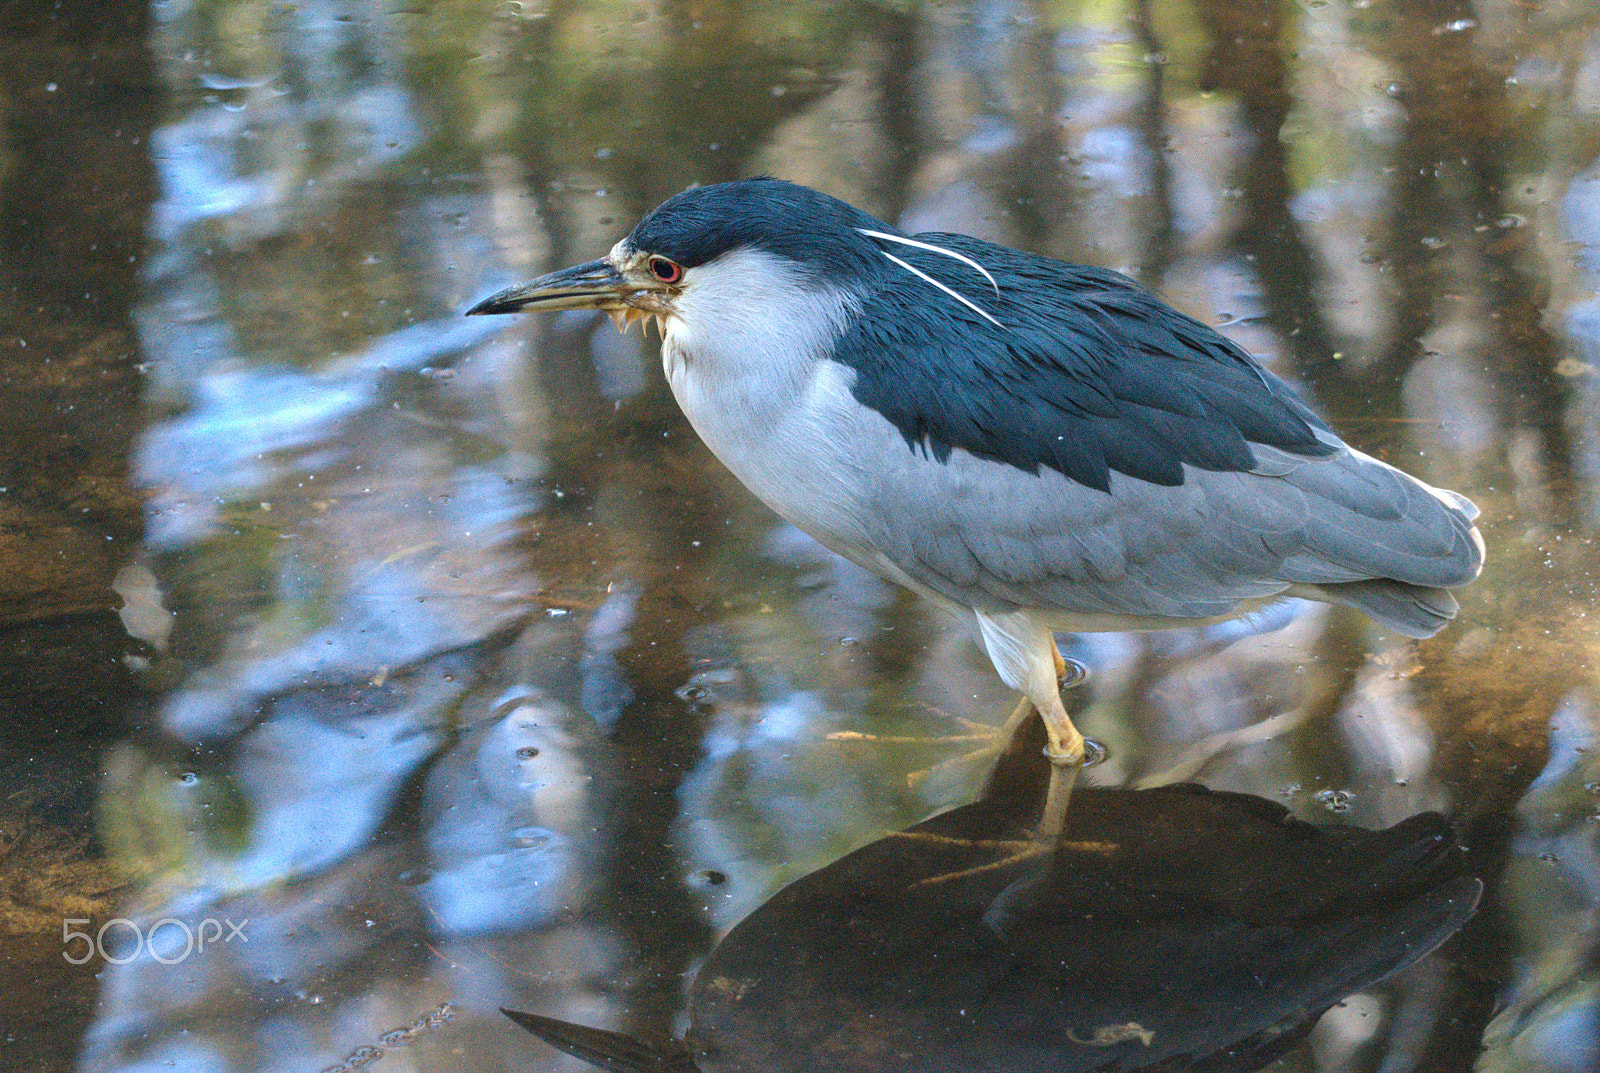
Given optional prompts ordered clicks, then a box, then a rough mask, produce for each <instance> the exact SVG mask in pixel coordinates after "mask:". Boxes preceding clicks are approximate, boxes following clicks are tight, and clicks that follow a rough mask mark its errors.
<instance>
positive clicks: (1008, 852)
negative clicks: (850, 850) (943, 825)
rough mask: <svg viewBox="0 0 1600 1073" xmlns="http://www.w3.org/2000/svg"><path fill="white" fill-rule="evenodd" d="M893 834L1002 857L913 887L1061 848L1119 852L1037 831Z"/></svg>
mask: <svg viewBox="0 0 1600 1073" xmlns="http://www.w3.org/2000/svg"><path fill="white" fill-rule="evenodd" d="M894 837H896V838H904V839H908V840H910V841H916V842H929V843H936V844H939V845H945V846H958V847H960V848H962V849H973V850H991V851H993V852H995V853H997V854H1001V855H1002V856H998V857H996V858H995V859H994V860H992V861H985V862H984V863H983V864H975V865H973V866H972V867H971V868H962V869H959V870H957V871H954V872H941V873H940V874H939V875H936V876H928V877H926V878H924V879H919V880H917V881H916V882H915V883H913V884H911V886H910V888H909V889H911V890H921V889H923V888H925V887H937V886H940V885H942V884H945V883H954V882H956V881H958V880H962V879H970V878H972V877H973V876H980V875H983V874H985V873H987V872H997V871H1000V870H1001V869H1003V868H1015V867H1017V866H1019V865H1023V864H1026V863H1028V862H1029V861H1033V860H1037V859H1039V858H1041V857H1046V856H1049V855H1051V854H1053V853H1055V852H1056V851H1057V850H1059V849H1067V850H1070V851H1072V852H1074V853H1096V854H1102V855H1109V854H1111V853H1114V852H1116V849H1117V847H1116V845H1115V844H1113V843H1110V842H1083V841H1063V840H1061V839H1060V838H1054V839H1050V840H1049V841H1045V840H1043V839H1041V838H1040V837H1039V834H1038V833H1037V832H1036V833H1034V834H1033V835H1032V836H1031V837H1026V838H951V837H949V836H947V835H936V834H929V833H924V832H922V831H901V832H899V833H898V834H897V835H895V836H894Z"/></svg>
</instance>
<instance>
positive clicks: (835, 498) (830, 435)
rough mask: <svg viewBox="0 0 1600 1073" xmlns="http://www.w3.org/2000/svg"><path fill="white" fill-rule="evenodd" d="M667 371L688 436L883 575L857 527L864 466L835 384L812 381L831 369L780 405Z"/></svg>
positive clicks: (770, 502) (791, 515)
mask: <svg viewBox="0 0 1600 1073" xmlns="http://www.w3.org/2000/svg"><path fill="white" fill-rule="evenodd" d="M667 372H668V381H669V383H670V384H671V386H672V392H673V395H674V396H675V397H676V398H677V400H678V404H679V406H681V407H682V409H683V412H684V414H685V415H686V416H687V417H688V418H689V423H690V424H691V425H693V426H694V430H695V432H696V433H698V434H699V436H700V438H701V440H702V441H704V443H705V445H706V446H707V447H709V448H710V449H711V453H712V454H714V455H716V456H717V459H718V460H719V461H721V462H722V464H723V465H724V466H726V467H728V470H729V471H730V472H732V473H733V475H734V476H735V477H737V478H739V480H740V482H741V483H743V484H744V486H745V487H746V488H748V489H750V491H751V492H753V493H754V494H755V495H756V497H757V498H758V499H760V500H761V501H762V502H763V503H765V504H766V505H767V506H769V507H771V508H772V509H773V510H774V511H775V512H777V513H778V514H779V515H781V516H782V517H783V518H784V519H785V520H786V521H789V522H791V523H793V524H794V525H795V526H797V527H798V528H800V529H801V530H803V531H805V532H806V533H807V534H809V535H810V536H812V537H814V538H815V539H816V540H818V541H819V542H820V543H822V544H824V545H825V546H827V547H829V548H831V549H832V550H834V551H836V552H838V553H839V554H841V555H844V556H846V557H847V558H850V559H854V560H855V561H857V562H859V563H862V564H863V565H865V566H867V567H869V568H871V569H874V570H877V571H878V572H880V573H882V572H884V571H883V567H882V566H881V565H879V564H878V563H876V562H874V561H872V560H873V558H874V553H873V549H872V547H871V545H870V542H869V538H868V529H867V526H866V524H865V522H864V514H863V509H864V508H863V489H864V484H863V480H862V474H863V470H864V467H865V466H866V465H868V464H869V463H868V461H867V460H866V459H863V458H862V457H860V455H861V454H862V451H861V444H860V442H859V440H858V439H856V438H855V437H853V436H852V435H851V434H850V427H849V426H850V424H851V417H850V413H849V409H848V406H847V405H845V404H844V403H843V402H842V400H841V399H840V398H839V395H838V390H837V389H838V387H839V385H837V384H833V383H826V382H823V383H819V382H818V381H825V380H827V379H829V378H830V377H831V375H832V374H831V371H823V372H822V373H821V374H820V375H819V376H817V377H814V378H813V381H812V382H811V383H810V384H809V385H807V387H806V389H805V390H803V391H802V393H801V394H800V395H799V396H798V397H795V398H791V399H788V400H784V399H781V398H773V397H771V394H772V393H770V392H765V393H761V394H755V393H747V392H744V391H742V390H740V389H739V385H736V384H734V385H730V384H726V383H714V382H709V381H708V378H706V377H703V376H699V375H697V374H696V371H695V369H694V368H693V366H692V364H688V363H681V364H677V365H676V366H675V365H674V364H673V363H672V362H670V361H669V362H668V365H667ZM897 580H898V579H897Z"/></svg>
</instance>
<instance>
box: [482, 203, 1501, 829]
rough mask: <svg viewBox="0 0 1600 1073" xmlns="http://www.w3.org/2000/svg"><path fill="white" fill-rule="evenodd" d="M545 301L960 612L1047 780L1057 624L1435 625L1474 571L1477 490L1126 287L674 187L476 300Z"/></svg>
mask: <svg viewBox="0 0 1600 1073" xmlns="http://www.w3.org/2000/svg"><path fill="white" fill-rule="evenodd" d="M559 309H596V310H603V311H605V312H607V313H609V314H611V316H612V318H613V319H614V320H616V322H617V324H618V326H619V327H622V328H624V329H626V328H627V327H628V326H629V325H630V324H632V323H633V322H634V321H638V320H643V321H646V322H649V321H654V323H655V324H656V325H657V326H658V327H659V328H660V329H661V332H662V345H661V356H662V362H663V364H664V366H665V368H666V375H667V380H668V382H669V383H670V384H671V385H672V392H673V394H674V395H676V396H677V399H678V403H679V405H681V406H682V407H683V411H684V413H685V414H687V415H688V417H689V421H690V423H691V424H693V425H694V427H695V430H696V431H697V432H699V434H700V436H701V438H702V439H704V440H705V442H706V444H707V446H709V447H710V448H711V450H712V451H713V452H714V453H715V454H716V456H717V457H718V458H720V459H721V460H722V462H723V463H724V464H726V465H727V467H728V468H729V469H730V470H732V471H733V472H734V474H735V475H736V476H738V477H739V479H740V480H741V481H743V482H744V483H745V484H746V485H747V486H748V487H749V488H750V490H751V491H753V492H754V493H755V494H756V495H757V496H759V497H760V498H761V499H762V500H764V501H765V502H766V503H767V505H768V506H770V507H772V509H773V510H775V511H777V512H778V513H779V514H781V515H782V516H783V517H785V518H787V519H788V520H789V521H791V522H793V523H794V524H795V525H796V526H798V527H799V528H801V529H803V530H804V531H805V532H807V533H809V534H811V536H813V537H815V538H816V539H817V540H818V541H820V542H821V543H823V544H824V545H826V546H827V547H829V548H831V549H833V550H834V551H836V552H838V553H839V554H840V555H843V556H845V557H846V558H848V559H851V560H854V561H855V562H857V563H860V564H861V565H862V566H865V567H866V568H868V569H869V570H873V571H875V572H877V573H879V574H881V575H883V576H884V577H887V578H890V579H892V580H894V581H897V582H899V583H900V584H902V585H905V586H906V587H907V588H910V589H912V590H914V591H915V592H918V593H921V594H922V595H924V596H926V597H927V598H928V599H930V600H932V601H933V602H935V603H936V604H940V605H943V606H944V607H946V608H950V609H953V610H955V611H957V612H958V613H959V614H961V615H964V616H968V617H970V619H971V620H972V621H973V622H974V623H975V624H976V627H977V636H978V638H979V639H980V640H981V643H982V645H983V647H984V648H985V650H986V651H987V652H988V655H989V658H990V660H991V661H993V663H994V666H995V669H996V670H997V671H998V672H999V673H1000V677H1001V678H1002V679H1004V680H1005V682H1006V684H1007V685H1009V686H1011V687H1012V688H1013V689H1017V690H1019V691H1021V692H1022V693H1023V694H1024V695H1025V696H1026V697H1027V698H1028V699H1029V700H1030V701H1031V702H1032V704H1033V705H1034V706H1035V707H1037V708H1038V710H1039V712H1040V713H1041V714H1042V715H1043V716H1044V718H1045V721H1046V724H1047V726H1048V728H1049V738H1050V746H1049V753H1050V755H1051V756H1052V757H1053V758H1054V759H1055V760H1056V761H1057V763H1058V765H1059V768H1058V770H1063V773H1064V774H1070V771H1071V770H1073V769H1075V768H1076V767H1077V766H1078V765H1080V764H1081V763H1082V761H1083V758H1084V755H1085V748H1084V741H1083V738H1082V736H1081V735H1080V734H1079V733H1078V731H1077V729H1076V728H1074V727H1073V725H1072V721H1071V720H1070V719H1069V718H1068V716H1067V712H1066V709H1065V707H1064V705H1063V704H1062V700H1061V692H1060V682H1059V679H1058V675H1059V674H1060V671H1061V659H1060V656H1059V654H1058V653H1057V650H1056V646H1055V640H1054V638H1053V636H1052V633H1051V631H1052V630H1068V631H1083V630H1151V629H1161V628H1165V627H1172V626H1188V625H1195V624H1199V623H1207V622H1217V621H1220V620H1224V619H1231V618H1236V617H1239V616H1243V615H1248V614H1250V613H1251V612H1253V611H1256V610H1259V609H1260V608H1262V607H1264V606H1265V605H1267V604H1270V603H1272V602H1273V601H1276V600H1280V599H1283V598H1286V597H1304V598H1309V599H1312V600H1321V601H1325V602H1327V603H1334V604H1344V605H1347V606H1350V607H1355V608H1359V609H1360V610H1362V611H1364V612H1366V613H1367V614H1368V615H1370V616H1371V617H1372V618H1374V619H1376V620H1377V621H1378V622H1380V623H1382V624H1383V625H1385V626H1388V627H1389V628H1391V629H1393V630H1395V631H1397V632H1399V633H1401V634H1404V635H1406V636H1408V637H1427V636H1429V635H1431V634H1433V633H1435V632H1437V631H1438V630H1439V629H1440V628H1441V627H1442V626H1444V624H1445V623H1446V622H1447V621H1449V619H1450V618H1451V617H1453V616H1454V615H1455V613H1456V610H1457V605H1456V601H1455V598H1454V597H1453V596H1452V595H1451V593H1450V591H1449V590H1450V587H1451V586H1455V585H1462V584H1465V583H1466V582H1468V581H1471V580H1472V579H1473V578H1474V577H1475V576H1477V573H1478V571H1479V569H1480V568H1481V566H1482V562H1483V541H1482V538H1481V537H1480V536H1479V535H1478V532H1477V530H1476V529H1475V528H1474V527H1473V524H1472V519H1473V518H1474V517H1475V516H1476V515H1477V509H1476V508H1475V507H1474V506H1473V505H1472V503H1471V502H1469V501H1468V500H1467V499H1465V498H1463V497H1462V496H1459V495H1457V494H1455V493H1454V492H1447V491H1442V490H1440V489H1436V488H1432V487H1429V486H1428V485H1426V484H1424V483H1422V482H1421V481H1418V480H1416V479H1414V478H1412V477H1410V476H1407V475H1406V474H1404V473H1402V472H1400V471H1399V470H1397V469H1395V468H1394V467H1393V466H1390V465H1387V464H1385V463H1383V462H1380V461H1378V460H1376V459H1374V458H1371V457H1369V456H1367V455H1365V454H1362V453H1361V452H1360V451H1357V450H1355V449H1354V448H1351V447H1350V446H1348V445H1346V444H1345V443H1344V441H1342V440H1341V439H1340V438H1339V437H1338V436H1337V435H1336V434H1335V433H1334V432H1333V430H1332V429H1331V428H1329V427H1328V425H1327V424H1326V423H1325V422H1323V421H1322V420H1321V419H1320V418H1319V417H1317V415H1316V414H1314V413H1313V412H1312V411H1311V409H1310V408H1309V407H1308V406H1307V405H1306V404H1305V403H1304V402H1303V401H1301V399H1300V398H1299V396H1297V395H1296V394H1295V393H1294V391H1293V390H1291V389H1290V388H1289V387H1288V386H1287V385H1286V384H1284V383H1283V382H1282V381H1280V380H1278V379H1277V378H1276V377H1274V376H1273V375H1272V374H1271V373H1269V372H1267V371H1266V370H1264V369H1262V368H1261V367H1260V366H1259V365H1257V364H1256V363H1255V362H1254V361H1253V360H1252V359H1251V358H1250V356H1249V355H1248V354H1246V353H1245V352H1244V351H1243V350H1242V349H1240V348H1239V346H1237V345H1236V344H1234V343H1233V342H1231V341H1229V340H1228V339H1227V338H1225V337H1224V336H1222V335H1220V334H1218V333H1217V332H1216V331H1213V330H1212V329H1211V328H1208V327H1206V326H1205V325H1204V324H1201V323H1200V322H1199V321H1196V320H1193V319H1191V318H1190V317H1187V316H1184V315H1183V314H1181V313H1178V312H1177V311H1175V310H1173V309H1172V308H1170V307H1169V306H1167V305H1165V304H1164V303H1162V302H1161V301H1160V299H1158V298H1156V297H1155V296H1154V295H1152V294H1150V293H1149V292H1148V291H1145V290H1143V289H1142V288H1140V287H1139V286H1138V285H1136V284H1135V283H1133V282H1132V281H1131V280H1129V279H1127V278H1126V277H1124V276H1121V275H1118V274H1117V273H1115V272H1110V271H1107V270H1104V269H1100V268H1088V267H1084V266H1081V265H1071V264H1064V263H1062V262H1060V261H1055V260H1051V259H1050V258H1047V257H1040V256H1037V255H1035V254H1030V253H1024V252H1021V251H1019V250H1013V249H1008V248H1007V247H1004V246H998V245H995V244H994V243H991V242H985V241H983V240H981V239H976V238H971V237H969V236H966V235H956V234H921V235H906V234H903V233H902V232H900V231H899V230H897V229H896V228H894V227H892V226H890V225H889V224H886V223H884V222H883V221H882V220H878V219H874V218H873V217H872V216H869V215H867V214H866V213H864V212H861V211H860V210H858V209H855V208H853V207H851V206H850V205H847V204H845V203H844V202H842V201H839V200H837V199H835V198H832V197H828V196H827V195H825V194H821V193H818V192H816V191H814V190H810V189H807V188H806V187H803V186H798V185H795V184H793V183H788V182H783V181H779V180H776V179H751V180H745V181H741V182H731V183H722V184H718V185H715V186H707V187H701V188H699V189H695V190H688V191H685V192H684V193H681V194H678V195H677V196H675V197H673V198H671V199H669V200H668V201H666V202H665V203H664V204H662V205H661V206H660V207H659V208H657V209H656V210H655V211H654V212H652V213H650V214H649V215H648V216H646V217H645V218H644V219H643V220H642V221H640V223H639V225H638V226H637V227H635V228H634V229H633V232H632V233H631V234H630V235H628V237H626V238H624V239H623V240H622V241H620V242H618V243H617V244H616V245H615V246H613V247H612V249H611V252H610V253H608V254H607V255H606V256H605V257H603V258H601V259H599V260H597V261H591V262H589V263H588V264H583V265H578V266H577V267H575V268H569V269H565V270H563V271H559V272H553V273H551V274H549V275H547V276H543V277H541V278H539V279H536V280H534V281H533V282H532V283H528V284H524V285H522V286H517V287H511V288H508V289H506V290H503V291H501V292H499V293H498V294H495V295H493V296H491V297H489V298H487V299H485V300H484V301H482V302H479V303H478V304H477V305H475V306H473V307H472V309H471V310H469V311H468V312H470V313H511V312H515V311H518V310H559ZM1060 781H1062V782H1064V783H1065V786H1068V787H1070V785H1071V782H1070V779H1069V778H1068V779H1062V780H1060ZM1064 792H1065V790H1064V789H1063V791H1062V794H1063V795H1064ZM1057 796H1058V797H1060V801H1058V802H1057V803H1056V804H1053V805H1051V806H1047V808H1046V823H1045V826H1046V827H1051V828H1059V822H1058V820H1057V821H1054V822H1052V820H1051V817H1052V816H1055V815H1057V814H1058V813H1059V805H1060V804H1061V803H1064V796H1061V795H1057Z"/></svg>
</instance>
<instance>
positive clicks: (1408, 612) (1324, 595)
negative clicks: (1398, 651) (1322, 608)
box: [1289, 578, 1461, 639]
mask: <svg viewBox="0 0 1600 1073" xmlns="http://www.w3.org/2000/svg"><path fill="white" fill-rule="evenodd" d="M1289 594H1290V595H1292V596H1303V597H1305V598H1307V599H1311V600H1321V601H1323V602H1324V603H1330V604H1341V605H1343V606H1345V607H1353V608H1355V609H1356V610H1357V611H1361V612H1364V613H1366V614H1367V615H1369V616H1371V617H1372V619H1373V620H1375V621H1376V622H1378V623H1379V624H1381V625H1384V626H1387V627H1389V628H1390V629H1391V630H1393V631H1395V632H1396V633H1398V634H1402V635H1404V636H1406V637H1415V638H1418V639H1421V638H1424V637H1432V636H1433V635H1434V634H1436V633H1438V632H1439V631H1440V630H1442V629H1444V628H1445V626H1446V625H1448V624H1449V622H1450V620H1451V619H1453V618H1455V617H1456V612H1458V611H1459V610H1461V605H1460V604H1458V603H1457V602H1456V598H1455V594H1454V593H1452V592H1451V591H1450V590H1449V589H1436V588H1430V587H1428V586H1425V585H1407V584H1406V583H1404V582H1402V581H1390V580H1388V579H1386V578H1373V579H1369V580H1366V581H1345V582H1338V583H1334V584H1324V585H1296V586H1294V588H1292V589H1291V590H1290V592H1289Z"/></svg>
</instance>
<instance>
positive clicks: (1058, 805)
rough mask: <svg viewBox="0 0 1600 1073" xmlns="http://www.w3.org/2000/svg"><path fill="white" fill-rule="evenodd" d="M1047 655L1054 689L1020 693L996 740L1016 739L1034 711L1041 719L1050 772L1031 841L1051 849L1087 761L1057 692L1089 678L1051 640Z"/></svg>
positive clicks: (1084, 745)
mask: <svg viewBox="0 0 1600 1073" xmlns="http://www.w3.org/2000/svg"><path fill="white" fill-rule="evenodd" d="M1050 653H1051V655H1052V656H1053V657H1054V662H1055V682H1054V683H1053V684H1054V686H1055V688H1054V689H1048V688H1046V689H1036V690H1034V691H1033V692H1034V693H1035V695H1034V696H1029V695H1027V694H1024V695H1023V697H1022V699H1021V700H1020V701H1018V702H1017V707H1016V709H1015V710H1014V711H1013V712H1012V713H1011V717H1010V718H1009V719H1007V720H1006V723H1005V726H1004V727H1003V728H1002V729H1001V731H1000V740H1001V741H1007V742H1009V741H1012V740H1013V739H1015V738H1016V736H1017V734H1018V732H1019V730H1020V729H1021V727H1022V725H1023V723H1025V722H1026V721H1027V720H1029V719H1031V718H1032V717H1033V713H1034V712H1036V711H1037V712H1038V713H1039V715H1040V716H1041V717H1042V718H1043V719H1044V726H1045V735H1046V741H1047V744H1046V745H1045V749H1044V754H1045V756H1047V757H1048V758H1049V759H1050V763H1051V772H1050V784H1049V788H1048V790H1047V791H1046V793H1045V800H1044V805H1043V807H1042V809H1041V810H1040V813H1039V824H1038V828H1037V830H1036V832H1035V835H1034V840H1035V841H1036V842H1038V843H1039V844H1040V845H1041V846H1045V847H1050V846H1053V845H1054V844H1055V842H1056V841H1057V840H1058V839H1059V838H1060V835H1061V829H1062V824H1063V823H1064V822H1065V819H1066V813H1067V802H1068V800H1069V799H1070V798H1071V797H1072V788H1073V786H1074V785H1075V784H1076V783H1077V781H1078V771H1079V770H1080V769H1081V768H1083V767H1084V766H1086V764H1088V763H1089V762H1091V761H1090V750H1089V746H1088V744H1087V742H1085V740H1084V737H1083V734H1082V733H1080V732H1079V730H1078V728H1077V727H1076V726H1074V725H1073V723H1072V717H1071V716H1069V715H1068V714H1067V709H1066V706H1065V705H1064V704H1063V703H1062V700H1061V690H1062V689H1065V688H1067V687H1069V686H1077V685H1081V684H1082V683H1083V681H1084V680H1085V679H1086V678H1088V676H1089V671H1088V668H1086V667H1085V666H1084V665H1083V664H1081V663H1079V662H1078V661H1077V660H1072V661H1070V662H1069V661H1068V660H1066V659H1064V658H1062V655H1061V651H1060V649H1058V648H1056V646H1055V643H1054V642H1053V641H1052V642H1051V644H1050Z"/></svg>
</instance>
